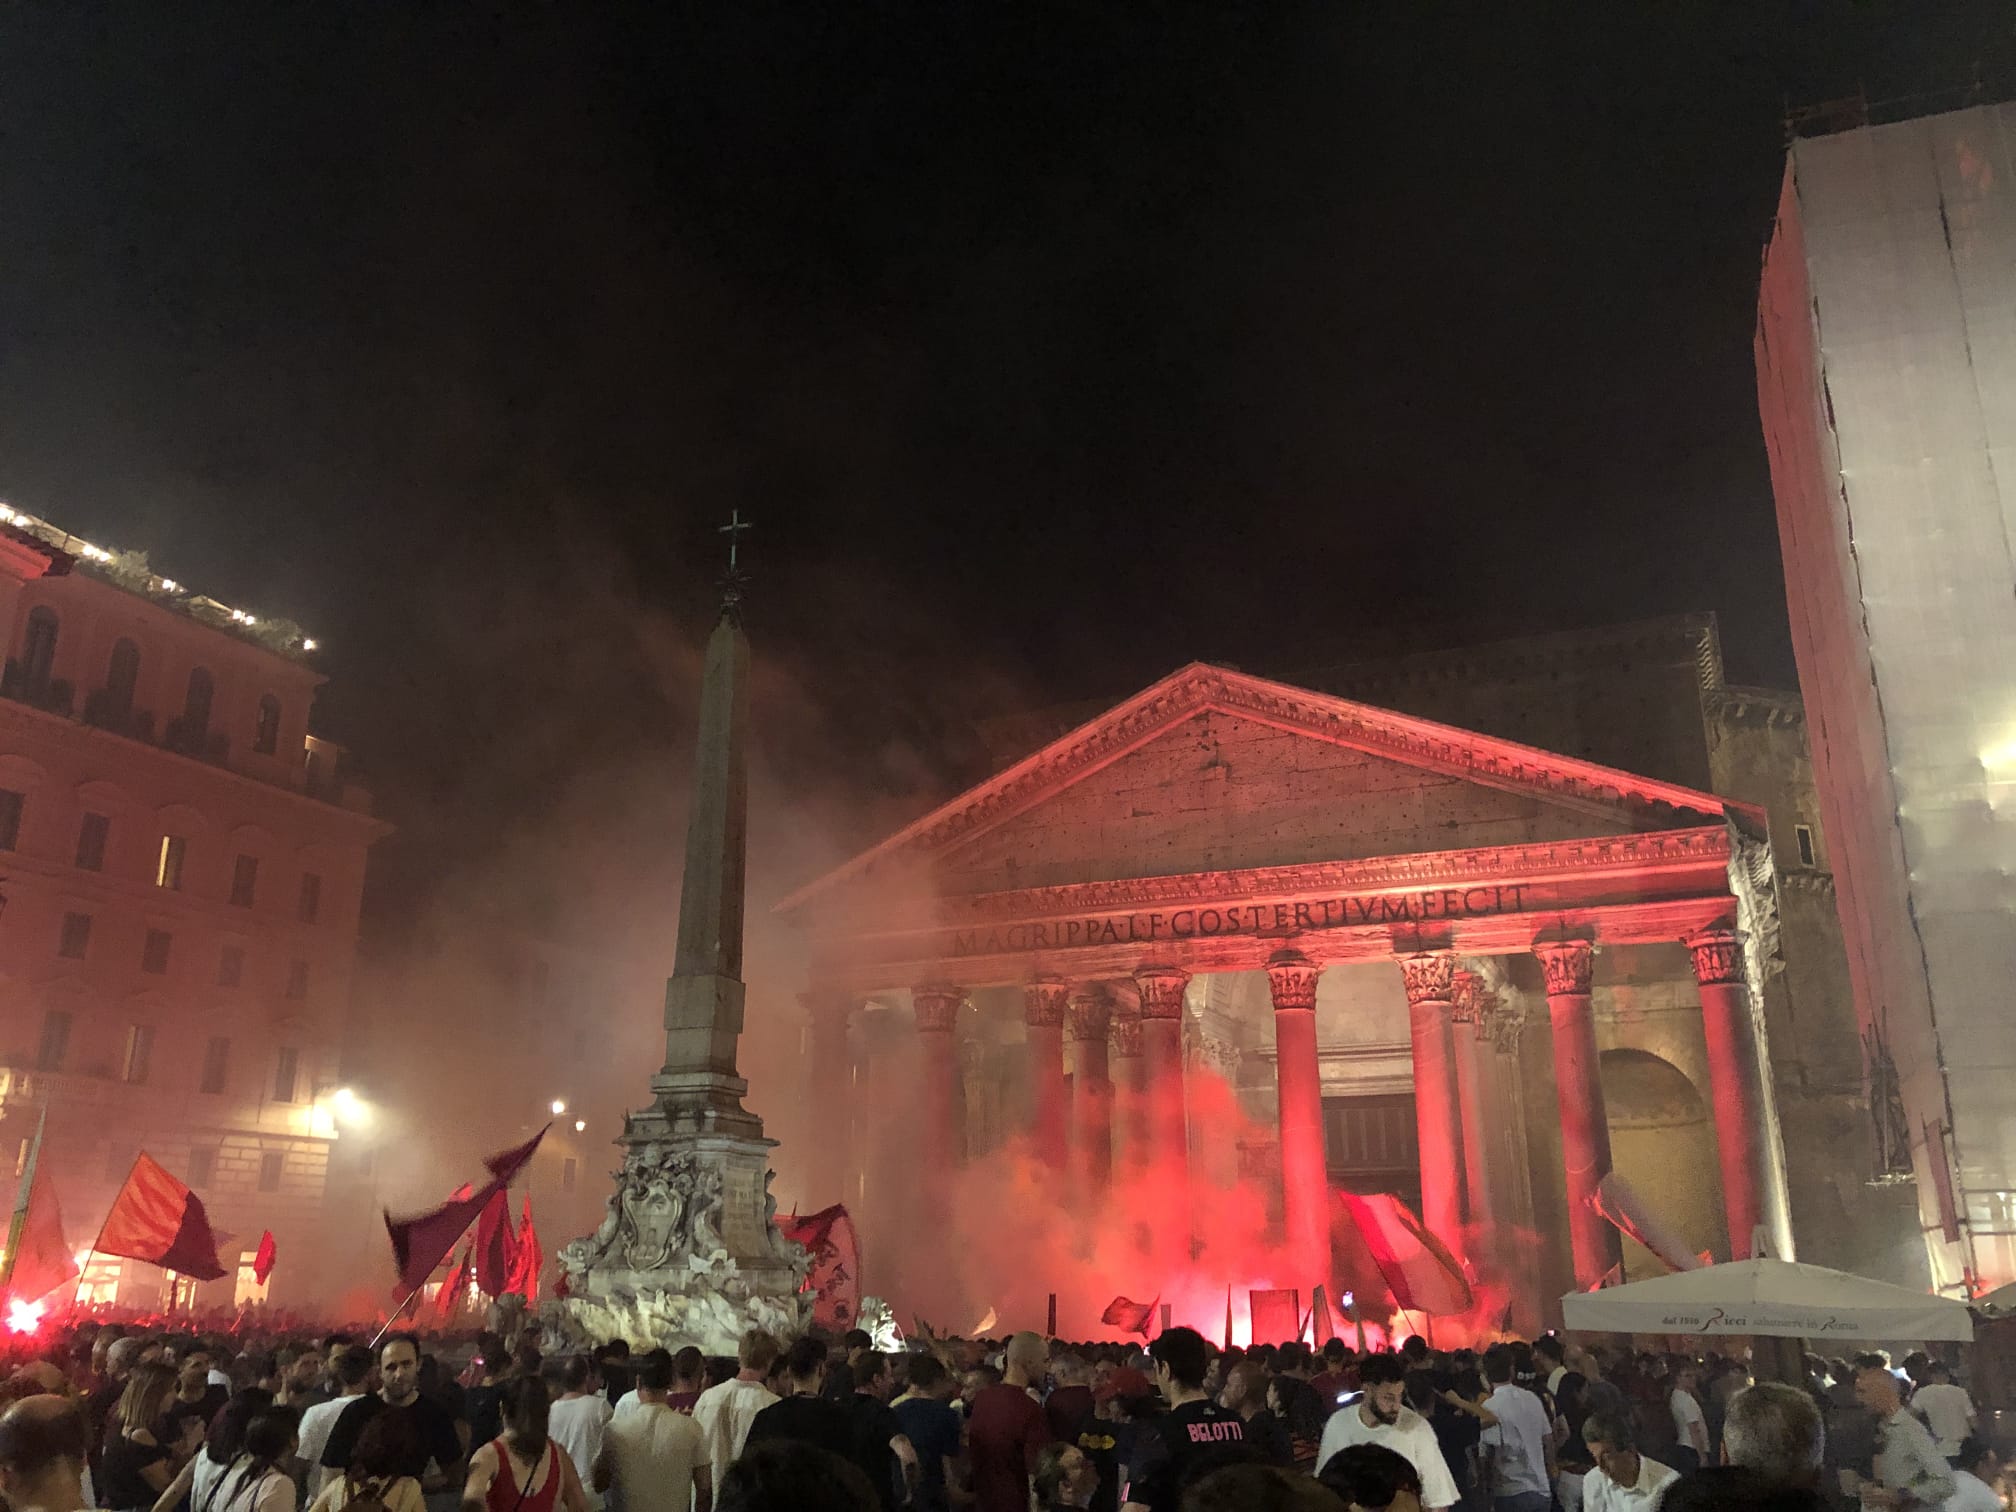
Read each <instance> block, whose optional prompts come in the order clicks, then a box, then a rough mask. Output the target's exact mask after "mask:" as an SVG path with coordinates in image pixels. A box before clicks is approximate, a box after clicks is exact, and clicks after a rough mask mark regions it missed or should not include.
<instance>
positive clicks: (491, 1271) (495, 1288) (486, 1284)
mask: <svg viewBox="0 0 2016 1512" xmlns="http://www.w3.org/2000/svg"><path fill="white" fill-rule="evenodd" d="M487 1190H488V1191H489V1193H490V1200H489V1201H488V1202H486V1203H484V1204H483V1211H482V1212H481V1213H480V1214H478V1215H477V1218H476V1284H477V1285H478V1286H480V1287H482V1288H483V1290H484V1291H486V1292H488V1293H489V1294H490V1295H491V1296H493V1297H501V1296H503V1295H504V1293H506V1292H507V1291H509V1290H511V1278H512V1277H513V1276H514V1275H516V1274H517V1271H518V1235H517V1233H516V1231H514V1230H513V1229H512V1227H511V1194H510V1193H509V1192H507V1191H505V1190H504V1188H503V1187H502V1186H500V1185H498V1184H497V1183H496V1182H492V1183H491V1184H490V1186H489V1187H488V1188H487Z"/></svg>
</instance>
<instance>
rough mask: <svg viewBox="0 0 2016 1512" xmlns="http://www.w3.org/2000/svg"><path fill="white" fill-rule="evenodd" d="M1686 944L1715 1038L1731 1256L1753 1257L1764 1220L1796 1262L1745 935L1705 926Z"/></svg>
mask: <svg viewBox="0 0 2016 1512" xmlns="http://www.w3.org/2000/svg"><path fill="white" fill-rule="evenodd" d="M1682 943H1683V944H1684V945H1686V947H1687V949H1688V951H1689V952H1690V953H1691V954H1692V955H1693V957H1694V980H1695V981H1696V982H1697V983H1698V984H1699V985H1700V988H1701V1034H1702V1038H1703V1039H1705V1040H1706V1041H1707V1043H1708V1082H1709V1090H1710V1091H1711V1092H1712V1094H1713V1095H1714V1101H1715V1150H1716V1154H1717V1156H1718V1157H1719V1159H1720V1164H1721V1167H1722V1208H1723V1211H1724V1213H1726V1214H1727V1215H1728V1220H1729V1258H1730V1259H1732V1260H1746V1259H1749V1258H1750V1257H1751V1249H1752V1244H1751V1240H1752V1237H1753V1236H1754V1235H1755V1233H1756V1231H1757V1228H1758V1227H1759V1225H1762V1226H1763V1228H1764V1230H1765V1232H1766V1234H1767V1235H1768V1236H1769V1238H1770V1242H1771V1245H1772V1248H1773V1250H1774V1251H1775V1254H1774V1257H1773V1258H1775V1259H1779V1260H1790V1259H1792V1258H1793V1255H1792V1219H1791V1209H1790V1205H1789V1204H1788V1202H1787V1200H1786V1191H1785V1157H1784V1152H1783V1150H1782V1149H1781V1148H1780V1147H1779V1144H1778V1140H1777V1137H1776V1130H1775V1129H1774V1128H1773V1124H1774V1122H1775V1120H1774V1119H1773V1117H1772V1109H1771V1083H1770V1081H1769V1080H1768V1076H1767V1072H1766V1070H1765V1066H1764V1057H1763V1055H1762V1054H1761V1053H1760V1050H1759V1046H1758V1043H1757V1024H1756V1021H1755V1020H1754V1019H1753V1018H1752V1017H1751V1009H1750V989H1749V984H1748V982H1747V981H1746V980H1745V978H1744V974H1743V937H1742V936H1741V935H1740V934H1738V933H1737V932H1736V931H1735V930H1733V929H1729V928H1725V927H1717V928H1713V929H1703V930H1697V931H1696V932H1695V933H1693V934H1691V935H1688V936H1687V938H1686V939H1685V940H1684V941H1682Z"/></svg>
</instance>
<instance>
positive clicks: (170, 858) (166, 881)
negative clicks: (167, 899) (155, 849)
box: [154, 835, 189, 892]
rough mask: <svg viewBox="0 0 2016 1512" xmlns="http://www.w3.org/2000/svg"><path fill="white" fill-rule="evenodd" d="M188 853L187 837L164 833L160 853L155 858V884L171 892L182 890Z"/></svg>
mask: <svg viewBox="0 0 2016 1512" xmlns="http://www.w3.org/2000/svg"><path fill="white" fill-rule="evenodd" d="M188 855H189V842H188V841H187V840H186V839H184V838H183V837H182V836H181V835H163V836H162V837H161V851H160V854H159V855H158V856H156V857H155V860H154V885H155V886H156V887H165V888H166V889H168V891H169V892H180V891H182V863H183V862H184V861H185V860H187V859H188Z"/></svg>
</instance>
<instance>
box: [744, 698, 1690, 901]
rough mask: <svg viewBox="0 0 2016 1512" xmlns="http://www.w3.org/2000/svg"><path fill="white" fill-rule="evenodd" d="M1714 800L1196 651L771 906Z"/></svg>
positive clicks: (1116, 874) (1327, 856) (1240, 862)
mask: <svg viewBox="0 0 2016 1512" xmlns="http://www.w3.org/2000/svg"><path fill="white" fill-rule="evenodd" d="M1725 812H1726V806H1725V804H1724V802H1723V800H1721V799H1719V798H1716V797H1714V796H1713V795H1711V794H1707V793H1699V792H1694V791H1692V790H1690V789H1687V788H1682V787H1678V786H1675V785H1674V784H1671V783H1665V782H1659V781H1655V780H1653V779H1650V778H1644V777H1638V776H1634V775H1632V774H1630V773H1627V772H1619V771H1615V770H1613V769H1610V768H1607V767H1601V766H1597V765H1595V764H1594V763H1591V762H1586V761H1580V760H1577V759H1575V758H1573V757H1568V756H1560V755H1556V754H1554V753H1551V752H1547V751H1541V750H1537V749H1534V748H1532V747H1528V746H1521V745H1517V744H1514V743H1512V742H1510V741H1504V740H1500V739H1497V738H1495V737H1492V736H1487V735H1480V734H1476V733H1474V732H1471V731H1466V730H1461V729H1456V728H1454V727H1452V726H1448V725H1441V724H1436V723H1433V722H1431V721H1428V720H1423V719H1416V718H1413V717H1411V716H1409V715H1403V714H1396V713H1393V712H1391V711H1389V710H1385V709H1378V708H1374V707H1371V706H1370V705H1366V704H1360V703H1353V702H1351V701H1349V700H1347V699H1340V698H1333V697H1330V696H1329V695H1326V694H1320V693H1313V692H1309V691H1307V690H1304V689H1300V688H1294V687H1290V686H1288V685H1286V684H1282V683H1274V682H1268V681H1266V680H1264V679H1261V678H1256V677H1249V676H1247V675H1245V674H1244V673H1239V672H1233V671H1229V670H1227V669H1225V668H1221V667H1211V666H1206V665H1202V664H1195V665H1192V666H1189V667H1185V668H1184V669H1182V670H1181V671H1179V672H1177V673H1175V674H1173V675H1172V676H1170V677H1168V678H1165V679H1163V680H1162V681H1161V682H1159V683H1157V684H1155V685H1154V686H1153V687H1151V688H1149V689H1147V690H1146V691H1145V692H1143V693H1141V694H1138V695H1136V696H1135V697H1134V698H1131V699H1129V700H1127V701H1126V702H1125V703H1123V704H1120V705H1118V706H1117V707H1115V708H1113V709H1111V710H1109V711H1108V712H1107V713H1105V714H1103V715H1101V716H1099V717H1098V718H1097V719H1094V720H1091V721H1090V722H1088V723H1086V724H1084V725H1082V726H1080V727H1079V728H1078V729H1076V730H1073V731H1072V732H1071V733H1069V734H1068V735H1065V736H1063V737H1062V738H1061V739H1059V740H1056V741H1054V742H1052V743H1051V744H1050V745H1048V746H1046V747H1044V748H1043V749H1042V750H1040V751H1038V752H1036V753H1035V754H1034V755H1033V756H1030V757H1028V758H1027V759H1025V760H1023V761H1021V762H1018V763H1017V764H1016V765H1014V766H1012V767H1010V768H1009V769H1008V770H1006V771H1004V772H1002V773H1001V774H1000V775H998V776H997V777H994V778H993V779H991V780H990V781H988V782H985V783H982V784H981V785H980V786H978V787H975V788H973V789H971V790H970V791H968V792H966V793H964V794H962V795H960V796H959V797H958V798H955V799H953V800H952V801H951V802H950V803H947V804H945V805H943V806H941V807H940V808H938V809H936V810H934V811H933V812H932V813H930V814H927V815H926V816H924V818H922V819H920V820H918V821H917V822H916V823H914V824H911V825H909V826H908V827H906V828H905V829H903V830H901V831H899V832H898V833H896V834H895V835H892V836H891V837H890V838H889V839H888V840H886V841H884V842H883V843H882V844H881V845H878V846H876V847H875V848H874V849H872V850H869V851H867V852H865V853H863V854H862V855H860V856H858V857H856V858H855V859H854V860H853V861H851V862H849V863H847V865H845V866H843V867H841V868H840V869H838V870H837V871H835V872H833V873H831V874H829V875H828V876H827V877H825V878H822V879H820V880H819V881H818V882H815V883H813V884H812V885H811V886H809V887H807V888H805V889H803V890H801V891H800V892H798V893H797V894H795V895H794V896H792V897H790V898H787V899H786V900H785V901H784V902H783V903H782V904H780V905H779V909H780V911H786V912H795V911H797V910H798V909H800V908H801V907H803V906H805V905H807V904H809V903H811V902H812V901H813V900H814V899H816V898H819V897H822V896H824V895H828V894H830V893H832V892H833V891H835V890H842V891H851V890H852V888H851V886H850V884H852V883H857V882H864V883H865V882H868V881H869V880H870V879H871V878H872V879H874V881H875V883H876V885H878V886H879V885H881V884H883V883H889V882H896V881H898V880H899V879H901V880H902V881H903V882H904V883H906V884H911V885H928V886H930V887H931V888H933V889H935V890H937V891H940V892H942V893H947V894H968V893H984V892H1001V891H1005V890H1012V889H1015V888H1024V887H1052V886H1060V885H1066V884H1069V883H1072V882H1094V881H1107V880H1112V879H1115V878H1120V877H1148V876H1171V875H1179V874H1190V873H1198V872H1210V871H1233V870H1242V869H1250V868H1256V867H1269V866H1293V865H1300V864H1306V863H1311V862H1325V861H1356V860H1362V859H1367V858H1371V857H1375V856H1388V855H1410V854H1419V853H1424V852H1441V851H1450V850H1458V849H1469V848H1482V847H1495V846H1505V845H1517V844H1524V843H1531V842H1535V841H1553V840H1563V839H1574V838H1581V837H1597V836H1607V835H1617V834H1625V833H1633V832H1640V831H1647V830H1658V829H1681V828H1689V827H1695V826H1699V825H1703V824H1710V823H1719V822H1721V820H1722V819H1723V817H1724V815H1725ZM906 890H907V888H906Z"/></svg>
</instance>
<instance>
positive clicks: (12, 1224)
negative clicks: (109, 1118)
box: [0, 1102, 49, 1292]
mask: <svg viewBox="0 0 2016 1512" xmlns="http://www.w3.org/2000/svg"><path fill="white" fill-rule="evenodd" d="M48 1127H49V1104H48V1103H46V1102H45V1103H43V1104H42V1116H41V1117H40V1118H38V1119H36V1120H35V1142H34V1143H33V1144H32V1145H30V1146H29V1147H28V1163H27V1165H26V1166H25V1167H23V1169H22V1172H21V1187H20V1190H19V1191H18V1192H16V1193H15V1195H14V1217H13V1218H12V1220H11V1221H9V1223H8V1225H7V1258H6V1259H5V1260H0V1292H5V1291H6V1290H7V1288H8V1287H9V1286H11V1285H12V1284H13V1281H14V1262H15V1260H16V1259H17V1258H18V1257H19V1256H20V1254H21V1235H22V1233H23V1232H24V1231H25V1230H26V1229H27V1227H28V1202H29V1199H30V1198H32V1197H33V1196H34V1194H35V1167H36V1165H37V1163H38V1162H40V1161H41V1159H42V1131H43V1130H44V1129H46V1128H48Z"/></svg>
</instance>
